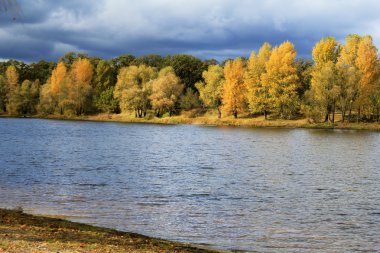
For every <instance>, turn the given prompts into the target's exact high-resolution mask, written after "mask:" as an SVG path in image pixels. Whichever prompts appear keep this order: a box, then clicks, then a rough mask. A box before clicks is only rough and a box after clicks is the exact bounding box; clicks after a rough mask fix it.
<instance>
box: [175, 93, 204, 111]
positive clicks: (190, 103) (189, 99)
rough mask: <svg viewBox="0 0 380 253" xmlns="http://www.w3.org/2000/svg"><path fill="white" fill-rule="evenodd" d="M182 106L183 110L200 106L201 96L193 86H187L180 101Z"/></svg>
mask: <svg viewBox="0 0 380 253" xmlns="http://www.w3.org/2000/svg"><path fill="white" fill-rule="evenodd" d="M179 104H180V107H181V109H183V110H190V109H195V108H198V107H199V106H200V101H199V96H198V94H197V93H196V92H194V91H193V89H191V88H187V89H186V92H185V94H183V95H182V96H181V98H180V101H179Z"/></svg>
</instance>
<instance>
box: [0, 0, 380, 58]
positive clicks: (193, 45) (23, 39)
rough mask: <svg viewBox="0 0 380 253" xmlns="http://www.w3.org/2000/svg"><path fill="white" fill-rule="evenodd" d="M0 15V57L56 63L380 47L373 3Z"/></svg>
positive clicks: (135, 4) (159, 0)
mask: <svg viewBox="0 0 380 253" xmlns="http://www.w3.org/2000/svg"><path fill="white" fill-rule="evenodd" d="M19 4H20V6H21V10H22V11H21V13H20V14H19V15H17V19H16V20H13V19H12V18H11V16H12V15H10V14H7V13H4V12H1V13H0V14H1V16H0V22H1V23H0V58H3V59H4V58H5V59H7V58H15V59H20V60H24V61H35V60H40V59H48V60H57V59H58V58H59V57H60V56H62V55H63V54H64V53H65V52H67V51H80V52H87V53H89V54H90V55H94V56H100V57H104V58H111V57H115V56H118V55H121V54H124V53H131V54H134V55H137V56H138V55H142V54H150V53H155V54H162V55H166V54H177V53H189V54H193V55H196V56H198V57H201V58H204V59H206V58H216V59H218V60H223V59H225V58H230V57H237V56H248V55H249V53H250V52H251V51H252V50H257V49H258V48H259V47H260V45H261V44H262V43H263V42H266V41H267V42H270V43H271V44H272V45H277V44H279V43H281V42H282V41H284V40H290V41H292V42H293V43H294V44H295V45H296V48H297V50H298V53H299V56H301V57H310V53H311V49H312V47H313V45H314V44H315V43H316V42H317V41H318V40H319V39H320V38H321V37H325V36H334V37H336V38H337V39H338V40H340V41H343V40H344V37H345V36H346V35H347V34H350V33H359V34H371V35H372V36H373V37H374V40H375V42H376V43H377V44H378V43H380V27H379V26H378V24H379V23H380V22H379V21H380V20H379V19H380V18H378V13H380V3H379V2H378V1H377V0H361V1H359V0H347V1H343V0H318V1H311V0H288V1H282V0H267V1H263V0H208V1H204V0H192V1H189V0H176V1H174V0H141V1H132V0H124V1H123V0H119V1H118V0H103V1H90V0H81V1H76V0H66V1H63V0H56V1H50V0H39V1H27V0H22V1H21V0H19Z"/></svg>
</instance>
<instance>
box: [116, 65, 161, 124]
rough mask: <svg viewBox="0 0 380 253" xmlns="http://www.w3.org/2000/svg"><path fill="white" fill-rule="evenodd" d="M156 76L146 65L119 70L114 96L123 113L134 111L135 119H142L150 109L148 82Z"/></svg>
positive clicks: (153, 70) (149, 86)
mask: <svg viewBox="0 0 380 253" xmlns="http://www.w3.org/2000/svg"><path fill="white" fill-rule="evenodd" d="M156 76H157V73H156V70H155V69H154V68H152V67H148V66H146V65H140V66H130V67H125V68H122V69H121V70H120V73H119V75H118V77H117V83H116V86H115V91H114V96H115V98H117V99H118V100H119V103H120V108H121V110H122V111H123V112H125V111H128V110H133V111H135V116H136V117H139V118H141V117H143V116H145V115H146V113H147V110H148V109H149V108H150V101H149V96H150V95H151V85H150V82H151V81H152V80H153V79H155V78H156Z"/></svg>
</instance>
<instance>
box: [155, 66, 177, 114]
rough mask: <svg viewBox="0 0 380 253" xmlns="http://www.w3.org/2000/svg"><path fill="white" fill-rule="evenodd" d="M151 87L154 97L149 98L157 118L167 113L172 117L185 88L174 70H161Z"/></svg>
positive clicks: (167, 68) (168, 68) (169, 68)
mask: <svg viewBox="0 0 380 253" xmlns="http://www.w3.org/2000/svg"><path fill="white" fill-rule="evenodd" d="M151 85H152V95H150V97H149V98H150V100H151V104H152V108H153V109H154V110H155V112H156V116H157V117H159V116H161V115H162V114H163V113H165V112H168V113H169V115H170V116H171V115H172V114H173V112H174V111H175V106H176V103H177V102H178V99H179V98H180V96H181V94H182V91H183V88H184V87H183V85H182V84H181V80H180V79H179V77H178V76H177V75H176V74H175V72H174V69H173V68H172V67H166V68H163V69H162V70H160V72H159V73H158V77H157V78H156V79H154V80H153V81H152V82H151Z"/></svg>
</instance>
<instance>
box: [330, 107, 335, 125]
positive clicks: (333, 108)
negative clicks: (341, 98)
mask: <svg viewBox="0 0 380 253" xmlns="http://www.w3.org/2000/svg"><path fill="white" fill-rule="evenodd" d="M331 122H332V123H335V103H334V104H333V106H332V120H331Z"/></svg>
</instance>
